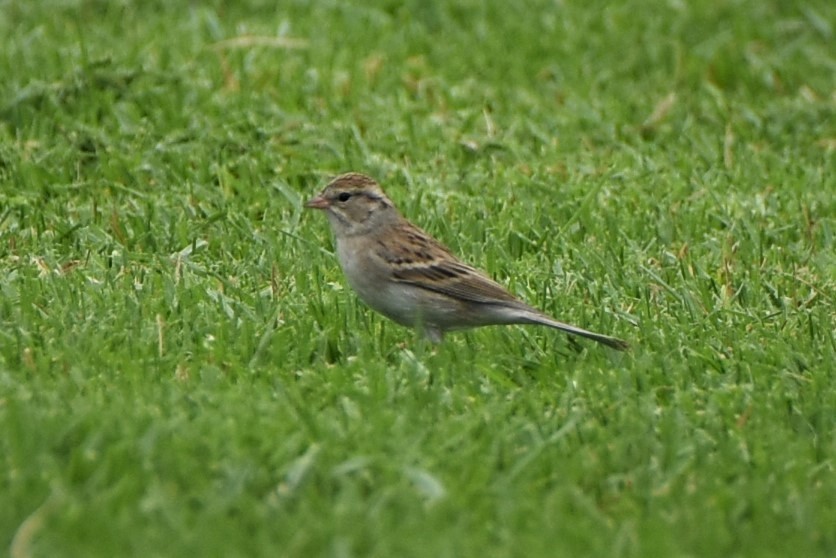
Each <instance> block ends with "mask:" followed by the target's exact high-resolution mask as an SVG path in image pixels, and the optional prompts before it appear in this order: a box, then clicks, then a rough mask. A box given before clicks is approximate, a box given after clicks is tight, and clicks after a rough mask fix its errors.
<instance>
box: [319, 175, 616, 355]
mask: <svg viewBox="0 0 836 558" xmlns="http://www.w3.org/2000/svg"><path fill="white" fill-rule="evenodd" d="M305 206H306V207H309V208H313V209H319V210H321V211H323V212H324V213H325V215H326V217H327V218H328V221H329V222H330V224H331V230H332V231H333V233H334V237H335V240H336V252H337V258H338V259H339V262H340V266H341V267H342V269H343V273H344V274H345V277H346V279H347V280H348V284H349V286H351V288H352V289H353V290H354V291H355V292H356V293H357V295H358V296H359V297H360V299H361V300H362V301H363V302H365V303H366V304H367V305H368V306H370V307H371V308H372V309H374V310H376V311H377V312H380V313H381V314H383V315H384V316H386V317H387V318H389V319H391V320H394V321H395V322H397V323H399V324H401V325H404V326H407V327H413V328H418V329H419V330H421V331H422V332H423V333H424V335H425V336H426V337H427V338H429V339H430V340H431V341H432V342H434V343H439V342H441V340H442V338H443V336H444V333H445V332H446V331H450V330H459V329H468V328H474V327H481V326H488V325H501V324H538V325H544V326H548V327H552V328H554V329H559V330H561V331H564V332H566V333H570V334H572V335H579V336H581V337H585V338H587V339H592V340H593V341H597V342H598V343H602V344H604V345H606V346H608V347H611V348H613V349H617V350H620V351H623V350H626V349H628V348H629V345H628V344H627V342H626V341H623V340H621V339H618V338H616V337H610V336H609V335H603V334H601V333H595V332H592V331H588V330H586V329H583V328H580V327H577V326H573V325H570V324H567V323H563V322H560V321H557V320H555V319H554V318H552V317H550V316H548V315H546V314H545V313H543V312H541V311H540V310H537V309H536V308H534V307H532V306H529V305H528V304H526V303H525V302H523V301H521V300H520V299H518V298H517V297H515V296H514V295H512V294H511V293H509V292H508V291H507V290H506V289H505V288H504V287H502V286H501V285H500V284H499V283H496V282H495V281H493V280H492V279H490V278H488V276H487V275H485V274H484V273H482V272H481V271H479V270H477V269H476V268H474V267H471V266H469V265H467V264H465V263H462V262H461V261H460V260H459V259H458V258H456V256H454V255H453V253H452V252H451V251H450V250H449V249H448V248H447V247H445V246H444V245H443V244H441V243H440V242H438V241H437V240H435V239H434V238H433V237H431V236H430V235H429V234H427V233H426V232H424V231H423V230H421V229H420V228H418V227H416V226H415V225H413V224H412V223H410V222H409V221H407V220H406V219H405V218H404V217H403V216H402V215H401V213H400V212H399V211H398V209H397V208H396V207H395V205H394V204H393V203H392V201H391V200H390V199H389V198H388V197H387V196H386V194H384V193H383V190H382V189H381V187H380V185H379V184H378V183H377V182H376V181H375V180H374V179H373V178H371V177H369V176H366V175H364V174H360V173H356V172H350V173H347V174H342V175H340V176H337V177H336V178H334V179H333V180H331V182H330V183H328V185H327V186H325V188H324V189H323V190H322V192H321V193H320V194H319V195H318V196H316V197H315V198H313V199H311V200H310V201H308V202H307V203H306V204H305Z"/></svg>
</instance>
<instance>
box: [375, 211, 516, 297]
mask: <svg viewBox="0 0 836 558" xmlns="http://www.w3.org/2000/svg"><path fill="white" fill-rule="evenodd" d="M376 251H377V255H378V256H380V257H381V258H382V259H383V260H384V261H386V262H387V263H388V264H389V265H391V266H392V268H393V272H392V278H393V279H394V280H396V281H399V282H401V283H406V284H409V285H413V286H416V287H420V288H422V289H427V290H430V291H434V292H437V293H440V294H444V295H447V296H451V297H454V298H457V299H460V300H466V301H471V302H480V303H498V302H499V303H503V302H504V303H509V302H519V301H518V300H517V298H516V297H514V296H513V295H512V294H511V293H509V292H508V291H507V290H506V289H505V288H504V287H502V286H501V285H499V284H498V283H496V282H495V281H493V280H491V279H489V278H488V277H486V276H485V275H484V274H482V273H481V272H480V271H479V270H477V269H475V268H473V267H471V266H469V265H467V264H464V263H462V262H461V261H459V260H458V259H457V258H456V257H455V256H454V255H453V253H452V252H450V250H449V249H448V248H447V247H446V246H444V245H443V244H441V243H440V242H438V241H437V240H435V239H434V238H432V237H431V236H429V235H428V234H427V233H425V232H424V231H422V230H421V229H419V228H417V227H415V226H414V225H412V224H411V223H407V222H403V223H399V224H398V225H397V226H396V230H394V231H393V232H392V234H391V235H387V236H386V237H384V238H381V239H378V241H377V244H376Z"/></svg>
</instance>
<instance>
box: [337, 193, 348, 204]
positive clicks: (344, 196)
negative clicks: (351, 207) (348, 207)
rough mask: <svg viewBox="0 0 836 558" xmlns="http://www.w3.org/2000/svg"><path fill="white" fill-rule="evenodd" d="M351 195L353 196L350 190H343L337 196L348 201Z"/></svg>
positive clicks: (342, 200) (343, 200)
mask: <svg viewBox="0 0 836 558" xmlns="http://www.w3.org/2000/svg"><path fill="white" fill-rule="evenodd" d="M350 197H351V194H349V193H348V192H343V193H342V194H340V195H339V196H337V199H338V200H340V201H341V202H347V201H348V200H349V198H350Z"/></svg>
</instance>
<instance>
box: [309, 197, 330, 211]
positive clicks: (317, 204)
mask: <svg viewBox="0 0 836 558" xmlns="http://www.w3.org/2000/svg"><path fill="white" fill-rule="evenodd" d="M330 205H331V203H330V202H329V201H328V200H327V199H325V198H324V197H322V196H317V197H315V198H314V199H312V200H308V201H307V202H306V203H305V207H310V208H312V209H328V207H329V206H330Z"/></svg>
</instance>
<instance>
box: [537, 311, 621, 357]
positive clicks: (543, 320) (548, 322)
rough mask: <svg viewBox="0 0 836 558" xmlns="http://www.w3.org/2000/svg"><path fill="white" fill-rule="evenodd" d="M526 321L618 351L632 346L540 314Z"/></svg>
mask: <svg viewBox="0 0 836 558" xmlns="http://www.w3.org/2000/svg"><path fill="white" fill-rule="evenodd" d="M525 321H526V322H527V323H532V324H540V325H544V326H549V327H553V328H554V329H559V330H560V331H565V332H566V333H571V334H572V335H579V336H581V337H586V338H587V339H592V340H593V341H597V342H598V343H601V344H602V345H606V346H607V347H611V348H613V349H616V350H618V351H626V350H628V349H629V348H630V344H629V343H627V341H624V340H623V339H619V338H617V337H611V336H609V335H604V334H603V333H595V332H594V331H589V330H586V329H583V328H582V327H577V326H573V325H570V324H566V323H563V322H559V321H557V320H555V319H554V318H551V317H549V316H546V315H544V314H541V313H539V312H530V313H528V314H527V316H526V320H525Z"/></svg>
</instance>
